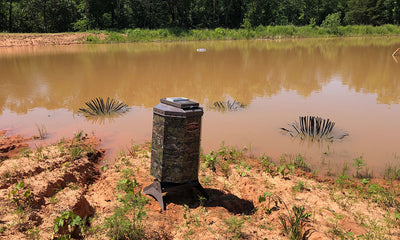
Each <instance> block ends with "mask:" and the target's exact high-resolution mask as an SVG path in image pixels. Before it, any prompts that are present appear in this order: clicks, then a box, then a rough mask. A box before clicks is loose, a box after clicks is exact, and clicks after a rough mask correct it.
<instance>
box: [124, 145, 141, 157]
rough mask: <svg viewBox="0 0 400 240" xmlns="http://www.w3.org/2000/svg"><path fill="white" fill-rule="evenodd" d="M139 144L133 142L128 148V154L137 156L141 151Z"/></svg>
mask: <svg viewBox="0 0 400 240" xmlns="http://www.w3.org/2000/svg"><path fill="white" fill-rule="evenodd" d="M139 148H140V147H139V145H136V144H132V145H131V146H130V147H129V148H128V149H127V150H128V154H129V155H130V156H131V157H132V158H135V157H137V156H138V151H139Z"/></svg>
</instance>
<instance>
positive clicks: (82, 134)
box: [74, 130, 88, 142]
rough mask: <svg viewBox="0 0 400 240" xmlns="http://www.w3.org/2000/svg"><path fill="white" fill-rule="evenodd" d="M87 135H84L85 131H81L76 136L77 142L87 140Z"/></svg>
mask: <svg viewBox="0 0 400 240" xmlns="http://www.w3.org/2000/svg"><path fill="white" fill-rule="evenodd" d="M87 136H88V135H87V133H84V132H83V130H80V131H78V132H76V133H75V134H74V140H75V141H77V142H80V141H83V140H85V139H86V138H87Z"/></svg>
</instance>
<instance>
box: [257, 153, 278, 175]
mask: <svg viewBox="0 0 400 240" xmlns="http://www.w3.org/2000/svg"><path fill="white" fill-rule="evenodd" d="M259 159H260V162H261V166H262V167H263V168H264V170H265V171H267V172H268V173H269V174H271V173H272V172H273V171H274V170H275V164H274V163H272V162H271V158H270V157H268V156H265V155H262V156H261V157H260V158H259Z"/></svg>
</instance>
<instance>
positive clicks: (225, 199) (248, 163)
mask: <svg viewBox="0 0 400 240" xmlns="http://www.w3.org/2000/svg"><path fill="white" fill-rule="evenodd" d="M4 139H6V137H4V138H3V140H4ZM8 139H12V138H10V137H8ZM10 141H11V140H10ZM3 144H4V142H0V145H3ZM97 144H98V141H97V140H96V138H94V137H89V136H87V135H86V134H84V133H83V132H80V133H76V134H75V135H74V137H73V138H71V139H61V140H60V141H59V142H57V143H55V144H52V145H50V146H40V147H36V148H35V149H24V148H23V150H22V151H19V152H18V154H17V155H14V157H10V156H7V157H4V158H3V159H2V160H0V239H51V238H59V239H68V237H72V238H73V239H110V238H113V239H136V238H138V237H140V238H143V239H289V235H291V234H292V235H293V234H297V236H299V235H304V236H305V237H306V238H305V239H399V237H400V229H399V223H400V214H399V212H400V203H399V196H398V192H399V184H398V182H396V181H393V180H391V181H390V182H388V181H387V180H382V179H381V180H378V179H358V178H351V177H350V176H348V175H346V174H345V173H343V174H341V175H338V176H337V177H336V178H333V179H330V180H323V179H320V178H317V177H315V176H314V175H313V174H312V173H311V172H310V170H309V169H308V168H307V165H306V164H305V163H304V162H302V159H299V158H298V157H297V158H295V160H293V159H292V158H291V157H289V156H288V157H287V159H284V161H283V162H281V163H280V164H279V165H277V164H273V163H271V162H270V161H269V159H268V158H266V157H260V158H256V157H254V156H251V155H249V154H246V153H245V151H242V150H238V149H234V148H229V147H223V148H221V149H219V150H217V151H216V153H214V154H211V155H208V156H205V157H204V158H202V160H201V164H200V172H199V180H200V182H201V184H202V185H203V186H204V188H205V190H206V192H207V194H208V195H209V200H208V201H207V200H206V199H204V198H202V197H201V194H200V193H199V192H198V191H197V190H194V189H187V190H186V191H182V192H176V193H168V194H166V195H165V197H164V199H165V201H166V209H167V210H166V211H161V209H160V206H159V204H158V202H156V201H155V200H154V199H153V198H151V197H149V196H144V195H142V194H140V192H141V190H142V189H143V187H145V186H147V185H149V184H150V183H151V182H152V181H153V178H152V177H151V176H150V175H149V171H150V153H149V152H150V144H149V143H147V144H144V145H141V146H136V145H132V146H130V147H129V148H128V149H127V151H126V152H121V153H120V155H119V156H118V157H116V159H115V161H113V164H109V163H103V165H102V167H101V168H100V169H99V167H98V162H99V161H101V159H102V156H103V154H104V151H102V150H98V149H97V147H96V146H97ZM0 147H1V146H0ZM3 149H4V148H3ZM214 157H215V158H214ZM296 219H297V221H294V220H296ZM296 224H297V225H296ZM285 226H286V229H285ZM296 230H298V231H296Z"/></svg>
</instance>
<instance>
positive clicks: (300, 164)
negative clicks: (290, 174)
mask: <svg viewBox="0 0 400 240" xmlns="http://www.w3.org/2000/svg"><path fill="white" fill-rule="evenodd" d="M293 165H294V166H295V168H298V169H301V170H303V171H305V172H311V168H310V165H308V164H307V163H306V162H305V160H304V157H303V156H301V155H300V154H299V155H297V156H296V158H295V159H294V160H293Z"/></svg>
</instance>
